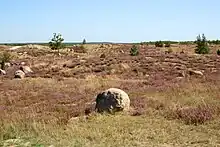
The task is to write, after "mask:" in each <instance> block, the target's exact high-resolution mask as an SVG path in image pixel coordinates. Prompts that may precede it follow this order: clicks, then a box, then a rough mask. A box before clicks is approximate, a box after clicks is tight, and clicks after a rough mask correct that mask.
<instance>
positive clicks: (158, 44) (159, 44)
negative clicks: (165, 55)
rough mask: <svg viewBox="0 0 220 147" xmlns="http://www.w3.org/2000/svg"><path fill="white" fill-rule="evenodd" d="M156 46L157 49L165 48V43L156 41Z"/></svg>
mask: <svg viewBox="0 0 220 147" xmlns="http://www.w3.org/2000/svg"><path fill="white" fill-rule="evenodd" d="M155 46H156V47H163V42H162V41H156V42H155Z"/></svg>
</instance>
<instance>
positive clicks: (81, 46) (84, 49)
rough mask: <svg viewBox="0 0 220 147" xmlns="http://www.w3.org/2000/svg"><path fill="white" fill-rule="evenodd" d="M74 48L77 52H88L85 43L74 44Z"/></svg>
mask: <svg viewBox="0 0 220 147" xmlns="http://www.w3.org/2000/svg"><path fill="white" fill-rule="evenodd" d="M73 50H74V52H76V53H86V52H87V50H86V48H85V47H84V46H83V45H80V46H73Z"/></svg>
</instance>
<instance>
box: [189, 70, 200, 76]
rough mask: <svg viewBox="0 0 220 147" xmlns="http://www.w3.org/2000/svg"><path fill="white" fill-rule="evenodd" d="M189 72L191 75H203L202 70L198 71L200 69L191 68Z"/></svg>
mask: <svg viewBox="0 0 220 147" xmlns="http://www.w3.org/2000/svg"><path fill="white" fill-rule="evenodd" d="M189 74H190V75H199V76H203V73H202V72H201V71H198V70H192V69H189Z"/></svg>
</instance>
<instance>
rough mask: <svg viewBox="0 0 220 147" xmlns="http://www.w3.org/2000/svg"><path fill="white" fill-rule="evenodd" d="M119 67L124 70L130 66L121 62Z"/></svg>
mask: <svg viewBox="0 0 220 147" xmlns="http://www.w3.org/2000/svg"><path fill="white" fill-rule="evenodd" d="M120 67H121V68H122V69H124V70H127V69H130V66H129V65H128V64H127V63H121V64H120Z"/></svg>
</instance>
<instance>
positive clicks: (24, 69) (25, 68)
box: [20, 66, 33, 74]
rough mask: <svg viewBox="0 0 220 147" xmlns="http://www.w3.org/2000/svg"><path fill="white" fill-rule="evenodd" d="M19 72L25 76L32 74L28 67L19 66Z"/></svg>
mask: <svg viewBox="0 0 220 147" xmlns="http://www.w3.org/2000/svg"><path fill="white" fill-rule="evenodd" d="M20 70H22V71H23V72H24V73H25V74H28V73H33V71H32V69H31V68H30V67H29V66H21V67H20Z"/></svg>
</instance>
